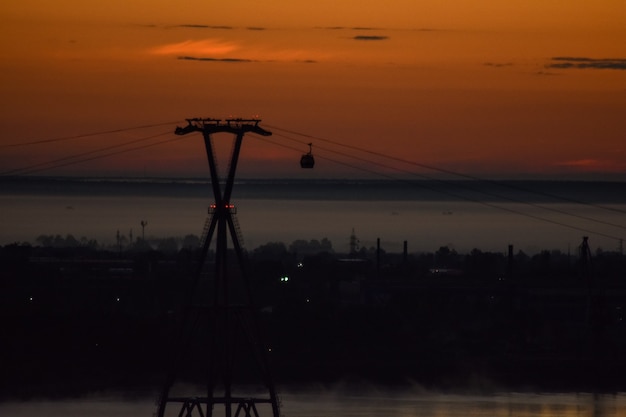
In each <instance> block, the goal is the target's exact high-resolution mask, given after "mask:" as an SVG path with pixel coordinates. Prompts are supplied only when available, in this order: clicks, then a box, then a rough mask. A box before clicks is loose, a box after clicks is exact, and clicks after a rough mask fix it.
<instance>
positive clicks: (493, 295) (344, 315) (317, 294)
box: [0, 247, 626, 400]
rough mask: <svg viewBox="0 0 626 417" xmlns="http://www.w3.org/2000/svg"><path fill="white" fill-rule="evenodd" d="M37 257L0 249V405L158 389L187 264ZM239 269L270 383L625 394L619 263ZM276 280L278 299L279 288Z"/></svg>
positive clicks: (263, 260) (262, 257)
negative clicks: (590, 271) (441, 270)
mask: <svg viewBox="0 0 626 417" xmlns="http://www.w3.org/2000/svg"><path fill="white" fill-rule="evenodd" d="M28 250H36V251H35V252H34V253H32V254H36V255H38V256H36V257H30V256H27V255H28V253H27V251H28ZM42 250H43V249H41V248H39V249H36V248H35V249H28V248H24V247H21V248H20V247H5V248H3V252H2V255H3V256H2V263H1V265H2V274H1V276H2V279H0V289H1V291H0V326H1V327H2V328H3V329H4V336H3V337H4V340H5V343H3V345H2V347H1V348H0V359H1V360H2V361H3V366H2V369H3V372H2V376H0V392H2V394H1V395H0V396H1V397H2V398H3V399H5V400H6V399H10V398H23V399H29V398H44V397H50V396H52V397H65V396H77V395H85V394H88V393H89V392H96V391H106V390H114V389H117V390H119V389H128V390H130V391H133V390H137V389H139V390H155V389H158V387H159V386H160V384H161V383H162V381H163V380H164V378H165V375H166V371H167V369H168V364H169V362H170V361H169V358H170V354H171V352H172V350H171V348H172V343H173V342H175V341H176V339H174V338H173V337H172V335H173V334H175V329H176V328H177V327H178V325H179V324H180V320H181V317H182V312H183V310H184V308H183V306H184V303H183V300H184V299H185V298H184V294H185V292H186V289H187V288H188V286H189V282H190V275H189V271H191V270H193V269H194V268H193V266H194V261H193V260H194V259H195V257H194V256H193V253H192V252H189V251H180V252H178V253H172V254H166V253H158V252H155V251H151V252H134V253H130V252H129V253H123V259H120V254H118V253H116V252H108V251H93V252H90V251H86V252H85V251H76V250H72V249H65V250H60V249H54V250H53V249H48V251H49V254H48V256H43V254H42V253H41V252H40V251H42ZM38 251H39V252H38ZM20 254H21V255H22V257H21V258H20V256H18V255H20ZM364 255H366V254H364ZM250 256H251V263H252V268H251V270H253V271H254V272H255V274H254V281H253V291H254V294H255V299H256V304H257V305H258V306H259V309H258V310H255V311H257V313H258V314H260V317H261V321H260V323H261V324H260V329H261V333H262V335H263V337H262V340H263V341H264V343H265V344H266V345H268V346H271V347H272V352H273V353H272V356H271V361H272V364H273V366H272V370H273V373H274V376H275V380H276V382H277V384H278V386H281V385H282V386H301V385H306V384H323V385H324V384H335V383H337V382H339V381H347V382H349V383H354V384H359V383H371V384H376V385H380V386H385V387H402V386H405V385H406V384H417V385H419V386H423V387H424V388H425V389H430V390H436V391H441V392H451V393H457V392H461V393H462V392H469V391H476V390H478V391H482V392H490V391H492V390H494V391H498V390H500V391H502V390H507V391H520V392H537V391H545V392H564V391H566V392H577V391H582V392H601V393H609V392H622V391H626V378H623V375H624V374H626V353H624V352H626V320H624V319H626V314H625V312H626V283H625V282H624V281H623V277H624V274H625V272H626V262H625V260H624V257H623V256H622V255H619V254H616V253H605V254H604V255H602V256H600V255H598V256H597V257H596V258H594V267H595V271H596V272H595V275H594V284H593V285H594V286H593V289H590V287H589V282H587V281H585V279H583V277H581V276H580V272H579V271H578V269H576V268H577V267H576V265H575V264H570V263H567V264H563V263H561V262H560V261H561V259H560V258H556V257H555V256H554V254H553V255H552V258H550V257H546V256H547V254H545V253H544V254H542V255H541V256H537V257H533V258H528V259H525V260H523V259H521V258H520V259H518V260H517V263H516V264H515V265H514V269H512V270H510V271H508V272H507V270H506V266H505V264H503V263H502V261H503V260H505V258H503V257H502V255H498V254H488V253H473V254H471V255H467V256H464V257H459V258H458V259H457V260H458V261H459V262H461V261H462V262H463V263H462V264H459V268H462V271H463V273H462V274H460V273H459V272H460V271H461V270H458V271H456V272H455V273H454V274H451V275H447V274H432V273H429V272H428V269H427V268H428V267H429V265H431V262H432V258H429V257H428V255H423V256H422V257H420V258H414V257H412V256H411V257H410V258H409V259H408V260H402V258H401V256H400V255H393V254H387V255H385V257H384V260H385V267H384V268H383V269H382V270H381V272H380V275H378V274H377V273H376V271H377V268H375V264H373V263H372V260H368V259H367V258H365V259H363V260H362V261H360V262H345V261H342V259H344V258H343V256H345V255H333V254H328V253H319V254H310V255H308V256H305V258H304V260H303V262H304V265H305V267H304V268H300V267H296V262H295V259H296V258H295V257H294V255H293V254H290V253H282V254H278V253H276V252H265V253H261V252H255V253H251V254H250ZM440 256H441V254H440ZM522 261H523V263H522ZM284 274H288V275H289V276H290V277H291V279H290V282H289V284H288V285H287V286H285V284H284V283H283V282H281V281H280V280H279V279H278V277H280V276H283V275H284ZM209 284H210V283H207V285H209ZM208 288H210V285H209V287H208ZM309 300H312V301H311V302H309ZM589 303H592V304H591V305H593V306H594V307H593V308H592V310H589V306H590V304H589ZM268 307H270V308H269V310H268ZM262 310H264V311H266V312H265V313H260V311H262ZM267 311H271V313H268V312H267ZM590 312H591V313H590ZM589 314H591V315H589ZM199 334H200V337H199V339H198V341H199V346H197V347H196V348H194V349H191V350H190V351H189V354H190V355H193V354H194V352H195V353H196V354H199V355H200V357H202V354H203V353H202V347H201V345H202V341H203V340H205V339H206V336H207V334H206V332H203V331H200V332H199ZM240 376H241V377H242V378H243V381H244V382H245V381H246V380H247V378H252V376H251V375H248V374H246V373H245V372H244V373H243V374H242V375H240ZM186 378H187V379H188V380H189V381H193V380H194V378H195V377H194V375H193V374H188V375H187V376H186Z"/></svg>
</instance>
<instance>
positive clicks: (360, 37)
mask: <svg viewBox="0 0 626 417" xmlns="http://www.w3.org/2000/svg"><path fill="white" fill-rule="evenodd" d="M352 39H354V40H355V41H384V40H387V39H389V37H388V36H378V35H371V36H369V35H368V36H366V35H357V36H355V37H353V38H352Z"/></svg>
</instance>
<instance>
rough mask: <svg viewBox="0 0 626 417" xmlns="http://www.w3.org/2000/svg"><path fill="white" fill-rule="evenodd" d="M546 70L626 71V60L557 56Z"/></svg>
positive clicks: (547, 65) (551, 60)
mask: <svg viewBox="0 0 626 417" xmlns="http://www.w3.org/2000/svg"><path fill="white" fill-rule="evenodd" d="M545 67H546V68H559V69H570V68H574V69H612V70H626V59H624V58H586V57H568V56H557V57H553V58H551V59H550V63H548V64H546V65H545Z"/></svg>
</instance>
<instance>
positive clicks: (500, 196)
mask: <svg viewBox="0 0 626 417" xmlns="http://www.w3.org/2000/svg"><path fill="white" fill-rule="evenodd" d="M275 135H277V136H280V137H283V138H286V139H289V140H292V141H295V142H297V143H303V142H302V141H299V140H297V139H294V138H291V137H289V136H286V135H282V134H280V133H275ZM316 148H317V149H322V150H325V151H327V152H331V153H335V154H338V155H341V156H345V157H348V158H353V159H356V160H359V161H363V162H367V163H369V164H375V165H379V166H381V167H384V168H387V169H393V170H396V171H400V172H404V173H407V174H411V175H414V176H417V177H420V178H423V179H427V180H430V181H437V182H441V183H446V184H450V183H449V182H448V181H444V180H441V179H438V178H432V177H429V176H426V175H423V174H418V173H415V172H412V171H408V170H405V169H402V168H398V167H395V166H390V165H386V164H381V163H377V162H375V161H372V160H368V159H365V158H360V157H357V156H355V155H351V154H346V153H343V152H339V151H335V150H332V149H328V148H324V147H320V146H317V147H316ZM455 185H456V186H457V187H458V188H465V189H468V190H471V191H473V192H477V193H481V194H484V195H488V196H490V197H495V198H498V199H501V200H507V201H510V202H513V203H518V204H525V205H528V206H531V207H536V208H540V209H543V210H546V211H551V212H553V213H558V214H562V215H566V216H571V217H574V218H577V219H580V220H586V221H591V222H595V223H599V224H603V225H605V226H611V227H616V228H620V229H624V230H626V226H623V225H621V224H616V223H612V222H607V221H605V220H599V219H596V218H593V217H587V216H583V215H579V214H574V213H569V212H567V211H565V210H561V209H558V208H554V207H547V206H544V205H541V204H537V203H532V202H528V201H523V200H519V199H516V198H512V197H507V196H503V195H500V194H495V193H490V192H488V191H485V190H481V189H477V188H474V187H470V186H468V185H467V184H458V183H457V184H455ZM433 191H435V192H441V190H439V189H433ZM456 196H457V197H460V196H458V195H456Z"/></svg>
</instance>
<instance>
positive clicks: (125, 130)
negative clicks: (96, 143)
mask: <svg viewBox="0 0 626 417" xmlns="http://www.w3.org/2000/svg"><path fill="white" fill-rule="evenodd" d="M178 122H180V120H176V121H173V122H163V123H155V124H151V125H142V126H133V127H126V128H122V129H113V130H105V131H100V132H91V133H83V134H79V135H71V136H60V137H56V138H52V139H38V140H32V141H30V142H20V143H10V144H7V145H0V148H15V147H19V146H30V145H40V144H43V143H52V142H61V141H66V140H71V139H80V138H86V137H90V136H100V135H108V134H111V133H121V132H127V131H130V130H139V129H147V128H150V127H157V126H165V125H169V126H171V125H173V124H176V123H178Z"/></svg>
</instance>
